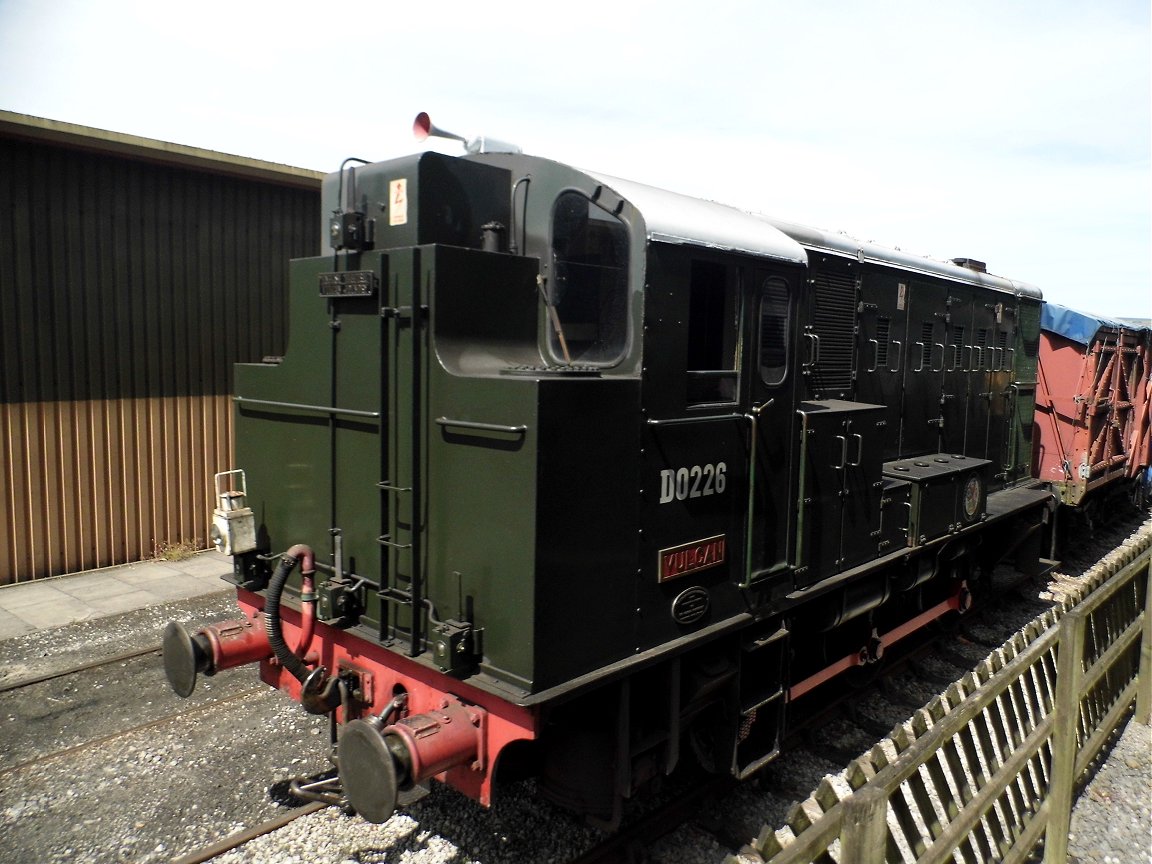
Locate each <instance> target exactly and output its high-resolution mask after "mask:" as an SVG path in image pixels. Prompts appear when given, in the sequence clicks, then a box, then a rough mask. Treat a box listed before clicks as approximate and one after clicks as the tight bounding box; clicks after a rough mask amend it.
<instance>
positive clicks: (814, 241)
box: [760, 216, 1041, 300]
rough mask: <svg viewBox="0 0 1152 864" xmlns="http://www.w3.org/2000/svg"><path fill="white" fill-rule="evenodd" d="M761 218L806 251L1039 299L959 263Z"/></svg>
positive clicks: (1022, 285) (1019, 285)
mask: <svg viewBox="0 0 1152 864" xmlns="http://www.w3.org/2000/svg"><path fill="white" fill-rule="evenodd" d="M760 218H762V219H763V220H764V221H765V222H767V223H769V224H770V225H772V226H774V227H776V228H778V229H780V230H781V231H783V232H784V233H785V234H787V235H788V236H789V237H791V238H792V239H794V240H796V241H797V242H798V243H800V244H801V245H803V246H805V247H807V248H809V249H814V250H819V251H822V252H829V253H831V254H834V255H842V256H847V257H850V258H855V259H856V260H857V261H862V262H863V261H871V262H874V263H877V264H886V265H888V266H891V267H899V268H900V269H901V270H908V271H910V272H913V273H923V274H926V275H931V276H943V277H944V278H946V279H953V280H955V281H957V282H967V283H969V284H972V285H982V286H984V287H987V288H993V289H997V290H1000V291H1007V292H1011V293H1012V294H1020V295H1023V296H1025V297H1034V298H1036V299H1037V300H1039V299H1040V298H1041V293H1040V289H1039V288H1037V287H1036V286H1035V285H1030V284H1028V283H1027V282H1018V281H1016V280H1015V279H1008V278H1005V277H1003V276H995V275H993V274H991V273H985V272H981V271H978V270H972V269H969V268H968V267H961V266H960V265H959V264H953V263H952V262H950V261H937V260H936V259H934V258H924V257H922V256H919V255H911V254H909V253H907V252H903V251H901V250H899V249H890V248H888V247H885V246H879V245H877V244H875V243H866V242H864V241H862V240H857V239H856V238H855V237H852V236H850V235H848V234H841V233H830V232H827V231H822V230H820V229H819V228H811V227H809V226H807V225H796V224H794V223H791V222H784V221H781V220H779V219H773V218H771V217H769V216H761V217H760Z"/></svg>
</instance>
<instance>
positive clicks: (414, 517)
mask: <svg viewBox="0 0 1152 864" xmlns="http://www.w3.org/2000/svg"><path fill="white" fill-rule="evenodd" d="M411 256H412V259H411V269H410V270H409V271H408V275H409V278H410V285H409V286H408V287H409V289H410V292H411V296H410V297H408V298H405V297H403V295H402V291H403V289H404V284H403V282H402V278H401V276H402V271H403V269H404V268H403V267H402V266H398V267H396V268H395V270H394V272H393V273H392V276H391V279H390V280H389V284H390V289H391V290H390V292H389V294H390V296H389V300H390V301H391V302H392V303H393V305H390V306H384V307H382V308H381V310H380V315H381V318H382V319H383V322H384V324H383V326H384V328H385V333H384V334H383V335H384V337H385V341H386V343H387V345H388V348H387V349H386V350H385V351H384V352H382V353H384V354H385V355H386V356H387V362H388V367H389V368H388V369H387V370H386V372H385V374H384V376H383V378H384V380H385V381H386V382H387V393H386V395H385V396H384V401H385V402H386V404H387V406H388V412H387V413H388V417H389V418H390V422H389V423H388V425H387V427H386V431H387V440H386V441H384V442H381V444H382V448H383V449H384V451H385V452H384V457H385V458H384V460H383V461H384V463H385V466H386V473H387V474H388V475H389V476H390V477H391V479H385V480H382V481H381V482H379V483H377V484H376V485H377V488H379V489H380V492H381V523H382V526H383V527H384V532H383V533H382V534H381V535H380V537H379V538H378V542H379V544H380V545H381V547H382V548H383V549H384V558H383V561H382V567H383V571H384V572H383V573H382V574H381V579H380V591H379V595H378V596H379V597H380V602H381V608H382V609H383V608H384V607H385V605H387V606H390V607H393V608H395V609H397V610H398V609H401V608H404V607H407V608H408V610H409V613H410V616H411V617H410V631H409V637H410V641H409V647H408V653H409V656H412V657H415V656H417V655H418V654H420V653H421V651H422V650H423V646H422V642H423V633H422V626H421V625H422V616H421V610H422V608H423V606H424V596H423V593H424V579H423V551H424V550H423V543H422V540H423V537H422V533H421V532H422V530H423V522H422V519H421V513H422V511H423V507H424V488H423V471H424V463H423V459H424V447H423V441H424V413H425V412H424V390H425V382H424V375H423V369H424V359H425V357H426V356H427V352H426V346H425V344H424V339H425V338H426V333H427V329H426V328H425V327H424V326H423V322H424V318H425V314H426V312H427V309H428V307H427V306H425V305H422V292H421V278H422V268H421V257H420V250H419V249H413V250H411ZM397 257H398V256H397ZM403 281H407V280H403ZM404 299H408V300H409V301H410V302H409V303H408V304H407V305H401V302H402V300H404ZM405 333H406V334H407V339H408V340H409V342H410V345H409V346H408V348H409V351H408V354H407V356H406V357H405V354H404V348H403V347H402V344H401V343H402V342H403V338H404V334H405ZM404 373H407V375H405V374H404ZM404 384H407V385H408V388H409V396H410V399H409V400H407V409H408V410H407V413H408V421H409V422H408V424H407V426H408V428H407V433H408V447H407V453H402V452H401V451H402V450H403V449H404V448H403V447H402V445H401V443H400V442H401V436H400V434H399V432H400V422H401V420H400V414H401V409H402V407H403V406H405V400H404V399H403V397H402V391H403V386H402V385H404ZM405 456H406V457H407V461H408V466H409V467H408V480H407V482H408V485H403V481H402V480H401V476H402V474H403V472H402V471H401V470H400V466H401V463H402V460H403V459H404V457H405ZM400 496H407V501H408V507H407V508H405V509H407V516H408V521H407V528H406V529H405V528H404V527H403V526H404V524H405V523H404V521H403V520H402V518H401V507H400V506H399V503H398V502H399V500H400ZM402 530H407V531H408V534H409V538H408V542H407V543H402V542H399V538H398V537H397V535H398V534H399V532H400V531H402ZM405 553H407V556H406V557H407V558H408V573H407V575H405V574H403V573H402V572H401V561H402V556H405ZM404 583H406V584H404ZM389 626H390V625H389V622H388V620H387V619H386V616H385V615H384V614H381V622H380V627H381V634H380V635H381V637H382V638H386V637H388V635H389V634H388V632H387V631H388V628H389ZM391 626H393V627H394V629H395V630H397V631H399V630H400V629H401V628H400V622H399V621H396V620H395V619H393V622H392V625H391Z"/></svg>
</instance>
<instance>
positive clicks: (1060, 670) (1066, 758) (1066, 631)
mask: <svg viewBox="0 0 1152 864" xmlns="http://www.w3.org/2000/svg"><path fill="white" fill-rule="evenodd" d="M1087 624H1088V615H1087V614H1085V612H1084V610H1083V609H1071V610H1069V612H1068V614H1066V615H1065V616H1064V617H1063V619H1061V621H1060V641H1059V643H1058V644H1059V648H1058V649H1057V650H1058V652H1059V653H1058V656H1057V661H1056V704H1055V705H1054V706H1053V708H1052V786H1051V788H1050V789H1049V806H1048V826H1047V828H1046V829H1045V832H1044V864H1063V862H1064V861H1066V860H1067V859H1068V829H1069V826H1070V825H1071V823H1072V792H1073V790H1074V789H1075V787H1076V749H1077V747H1076V737H1077V736H1076V732H1077V729H1078V727H1079V725H1080V681H1081V680H1082V679H1083V677H1084V640H1085V636H1086V634H1087Z"/></svg>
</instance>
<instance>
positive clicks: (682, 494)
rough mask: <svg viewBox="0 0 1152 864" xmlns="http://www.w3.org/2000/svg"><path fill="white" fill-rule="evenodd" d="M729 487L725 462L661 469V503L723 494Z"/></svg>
mask: <svg viewBox="0 0 1152 864" xmlns="http://www.w3.org/2000/svg"><path fill="white" fill-rule="evenodd" d="M727 488H728V466H727V464H726V463H724V462H716V463H708V464H705V465H691V466H686V467H684V468H676V469H671V468H664V469H662V470H661V471H660V503H661V504H671V503H672V502H673V501H686V500H688V499H689V498H706V497H708V496H709V495H722V494H724V490H725V489H727Z"/></svg>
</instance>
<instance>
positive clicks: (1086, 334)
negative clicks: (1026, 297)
mask: <svg viewBox="0 0 1152 864" xmlns="http://www.w3.org/2000/svg"><path fill="white" fill-rule="evenodd" d="M1040 327H1041V329H1043V330H1047V331H1048V332H1050V333H1058V334H1060V335H1061V336H1063V337H1064V338H1065V339H1071V340H1072V341H1073V342H1079V343H1080V344H1081V345H1091V344H1092V340H1093V339H1094V338H1095V337H1096V333H1097V331H1098V330H1099V329H1100V328H1101V327H1115V328H1117V329H1119V328H1121V327H1123V328H1124V329H1125V330H1142V329H1144V328H1143V327H1141V326H1140V325H1139V324H1134V323H1132V322H1131V321H1117V320H1114V319H1111V318H1101V317H1100V316H1099V315H1089V314H1088V313H1087V312H1077V311H1076V310H1075V309H1069V308H1068V307H1067V306H1059V305H1057V304H1056V303H1045V304H1044V308H1043V311H1042V312H1041V313H1040Z"/></svg>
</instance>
